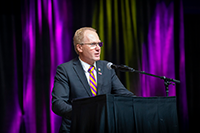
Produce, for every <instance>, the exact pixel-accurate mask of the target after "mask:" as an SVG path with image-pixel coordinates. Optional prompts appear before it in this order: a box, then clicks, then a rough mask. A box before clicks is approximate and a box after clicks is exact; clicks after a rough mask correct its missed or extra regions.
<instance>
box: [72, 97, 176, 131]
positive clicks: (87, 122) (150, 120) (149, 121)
mask: <svg viewBox="0 0 200 133" xmlns="http://www.w3.org/2000/svg"><path fill="white" fill-rule="evenodd" d="M72 108H73V112H72V125H71V132H72V133H178V132H179V128H178V117H177V109H176V98H175V97H126V96H121V95H112V94H105V95H99V96H96V97H90V98H82V99H76V100H74V101H73V103H72Z"/></svg>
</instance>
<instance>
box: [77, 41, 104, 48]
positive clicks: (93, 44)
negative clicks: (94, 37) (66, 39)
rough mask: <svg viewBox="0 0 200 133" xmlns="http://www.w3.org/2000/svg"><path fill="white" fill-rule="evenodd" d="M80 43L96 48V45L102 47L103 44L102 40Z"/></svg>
mask: <svg viewBox="0 0 200 133" xmlns="http://www.w3.org/2000/svg"><path fill="white" fill-rule="evenodd" d="M81 45H90V47H93V48H96V46H97V45H98V46H99V47H102V46H103V42H93V43H81ZM94 46H95V47H94Z"/></svg>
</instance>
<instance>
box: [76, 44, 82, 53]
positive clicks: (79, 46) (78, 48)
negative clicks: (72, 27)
mask: <svg viewBox="0 0 200 133" xmlns="http://www.w3.org/2000/svg"><path fill="white" fill-rule="evenodd" d="M76 49H77V50H78V52H79V53H81V52H83V47H82V45H80V44H77V45H76Z"/></svg>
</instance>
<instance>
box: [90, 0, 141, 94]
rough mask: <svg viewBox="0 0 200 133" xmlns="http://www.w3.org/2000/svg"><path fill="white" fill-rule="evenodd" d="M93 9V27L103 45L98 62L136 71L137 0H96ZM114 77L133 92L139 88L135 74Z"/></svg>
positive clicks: (137, 52)
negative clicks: (118, 65) (101, 61)
mask: <svg viewBox="0 0 200 133" xmlns="http://www.w3.org/2000/svg"><path fill="white" fill-rule="evenodd" d="M94 9H95V11H94V14H93V20H92V27H93V28H95V29H97V32H98V34H99V36H100V39H101V40H102V42H103V43H104V46H103V47H102V52H101V59H102V60H108V61H111V62H113V63H114V64H126V65H127V66H130V67H133V68H135V69H138V68H139V67H140V65H141V59H140V58H141V46H140V44H139V43H138V39H137V38H138V35H137V21H136V0H99V1H98V2H97V3H96V7H95V8H94ZM117 74H118V75H120V77H121V79H120V80H121V81H122V82H123V83H124V85H125V86H126V88H127V89H128V90H131V91H133V92H135V91H136V90H135V88H138V87H139V86H138V85H139V84H138V83H139V82H138V80H139V76H138V74H135V73H128V72H126V73H121V72H118V71H117ZM133 77H134V78H133ZM131 79H137V80H131ZM133 82H134V83H133ZM133 85H134V86H133Z"/></svg>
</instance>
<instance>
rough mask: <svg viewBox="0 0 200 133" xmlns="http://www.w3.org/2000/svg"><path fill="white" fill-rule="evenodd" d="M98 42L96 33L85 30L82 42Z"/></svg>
mask: <svg viewBox="0 0 200 133" xmlns="http://www.w3.org/2000/svg"><path fill="white" fill-rule="evenodd" d="M97 39H98V40H99V36H98V35H97V33H96V32H94V31H90V30H86V31H85V34H84V40H85V41H90V40H95V41H96V40H97Z"/></svg>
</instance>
